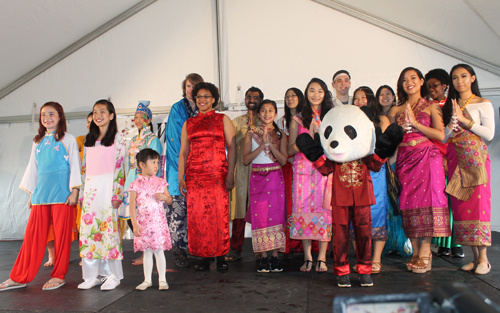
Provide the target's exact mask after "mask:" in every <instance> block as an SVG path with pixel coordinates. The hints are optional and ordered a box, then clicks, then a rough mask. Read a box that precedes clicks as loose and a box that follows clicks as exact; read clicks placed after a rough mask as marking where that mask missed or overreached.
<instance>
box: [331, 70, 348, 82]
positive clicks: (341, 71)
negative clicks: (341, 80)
mask: <svg viewBox="0 0 500 313" xmlns="http://www.w3.org/2000/svg"><path fill="white" fill-rule="evenodd" d="M340 74H347V76H349V79H351V74H349V72H348V71H346V70H340V71H336V72H335V74H333V77H332V82H335V76H337V75H340Z"/></svg>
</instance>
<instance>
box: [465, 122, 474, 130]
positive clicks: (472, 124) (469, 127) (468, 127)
mask: <svg viewBox="0 0 500 313" xmlns="http://www.w3.org/2000/svg"><path fill="white" fill-rule="evenodd" d="M474 124H475V123H474V121H471V122H470V123H469V124H468V125H467V126H465V128H467V130H470V129H471V128H472V126H474Z"/></svg>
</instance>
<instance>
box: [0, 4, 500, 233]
mask: <svg viewBox="0 0 500 313" xmlns="http://www.w3.org/2000/svg"><path fill="white" fill-rule="evenodd" d="M219 2H220V4H221V5H220V13H221V15H222V16H221V21H222V23H221V26H222V32H221V35H222V38H221V40H222V42H223V44H222V45H221V48H222V49H223V51H222V53H221V54H222V55H223V56H224V57H223V62H224V64H222V66H221V73H220V75H221V76H222V81H223V84H224V86H225V87H226V89H225V92H224V99H223V100H224V102H225V103H226V104H227V103H236V102H238V99H236V95H237V86H238V85H241V88H242V92H243V93H244V92H245V91H246V90H247V89H248V88H249V87H251V86H258V87H260V88H261V89H262V90H263V91H264V94H265V97H266V98H271V99H274V100H282V99H283V95H284V92H285V91H286V89H288V88H289V87H292V86H296V87H298V88H300V89H304V88H305V86H306V84H307V82H308V81H309V80H310V79H311V78H312V77H319V78H321V79H323V80H325V82H326V83H327V84H329V85H330V83H331V77H332V75H333V73H334V72H335V71H336V70H338V69H342V68H343V69H347V70H349V71H350V72H351V75H352V82H353V83H352V88H351V90H354V89H355V88H356V87H358V86H361V85H367V86H370V87H371V88H372V89H374V90H375V89H376V88H377V87H378V86H380V85H383V84H388V85H391V86H393V87H395V84H396V80H397V77H398V75H399V73H400V71H401V70H402V69H403V68H404V67H406V66H415V67H417V68H419V69H421V70H422V72H424V74H425V73H426V72H427V71H428V70H430V69H432V68H436V67H442V68H444V69H447V70H449V69H450V68H451V67H452V66H453V65H455V64H456V63H459V62H460V61H459V60H457V59H454V58H451V57H449V56H447V55H444V54H442V53H440V52H437V51H434V50H432V49H430V48H427V47H424V46H422V45H420V44H417V43H415V42H413V41H410V40H408V39H405V38H402V37H399V36H397V35H395V34H393V33H390V32H388V31H385V30H382V29H379V28H377V27H374V26H373V25H370V24H368V23H366V22H363V21H360V20H358V19H355V18H353V17H350V16H348V15H345V14H343V13H340V12H338V11H335V10H332V9H329V8H327V7H325V6H323V5H321V4H318V3H316V2H313V1H306V0H274V1H264V0H253V1H231V0H219ZM216 27H217V20H216V15H215V1H214V0H212V1H205V0H203V1H202V0H188V1H182V0H171V1H166V0H160V1H158V2H155V3H153V4H152V5H150V6H149V7H147V8H145V9H144V10H142V11H141V12H139V13H137V14H136V15H134V16H133V17H131V18H129V19H128V20H126V21H125V22H123V23H122V24H120V25H118V26H117V27H115V28H113V29H111V30H110V31H108V32H107V33H105V34H104V35H102V36H100V37H99V38H97V39H96V40H94V41H92V42H91V43H89V44H88V45H86V46H85V47H83V48H82V49H80V50H78V51H77V52H76V53H73V54H72V55H70V56H69V57H67V58H66V59H64V60H62V61H61V62H59V63H58V64H56V65H55V66H53V67H52V68H50V69H49V70H47V71H45V72H44V73H43V74H41V75H40V76H38V77H36V78H35V79H33V80H32V81H30V82H28V83H27V84H25V85H24V86H22V87H21V88H19V89H17V90H15V91H14V92H12V93H11V94H9V95H8V96H6V97H5V98H3V99H0V115H1V116H14V115H24V114H31V105H32V103H33V102H36V103H37V104H38V107H37V110H39V108H40V106H41V104H43V103H44V102H46V101H50V100H55V101H58V102H60V103H61V104H62V105H63V106H64V108H65V110H66V112H84V111H90V109H91V107H92V104H93V103H94V102H95V101H96V100H97V99H101V98H107V97H108V96H110V97H111V100H112V101H113V103H114V104H115V106H116V107H117V108H120V109H126V108H135V107H136V105H137V102H138V100H150V101H151V106H152V110H153V113H154V111H155V106H170V105H171V104H173V103H174V102H176V101H178V99H180V97H181V87H180V83H181V81H182V80H183V79H184V77H185V75H186V74H187V73H190V72H197V73H199V74H201V75H202V76H203V77H204V78H205V80H206V81H211V82H215V83H217V77H218V74H219V73H218V66H217V63H216V60H217V48H218V46H217V38H216ZM477 75H478V79H479V81H480V84H481V87H482V88H498V87H500V77H499V76H496V75H493V74H491V73H488V72H486V71H483V70H479V69H478V70H477ZM490 100H492V102H493V104H494V106H495V112H498V108H499V104H500V95H497V96H493V97H491V99H490ZM12 108H15V109H14V110H13V109H12ZM227 113H229V114H231V115H234V114H236V112H227ZM496 114H498V113H496ZM236 115H237V114H236ZM124 119H125V118H124V117H123V118H121V119H120V121H122V122H123V120H124ZM495 119H496V121H497V138H498V134H500V125H499V124H498V115H496V116H495ZM84 125H85V124H84V120H72V121H70V122H69V127H68V131H69V132H70V133H72V134H73V135H75V136H78V135H81V134H84V133H85V126H84ZM35 128H37V126H36V127H35ZM34 135H35V132H34V131H30V125H29V123H20V124H11V125H8V124H0V174H1V175H0V197H1V198H2V199H5V201H2V202H1V203H0V214H1V215H2V216H3V217H4V218H2V219H1V220H0V240H5V239H20V238H22V237H23V232H24V228H25V225H26V221H27V217H28V213H29V211H28V210H27V207H26V202H27V200H28V195H27V194H26V193H25V192H23V191H21V190H20V189H18V185H19V181H20V179H21V177H22V175H23V173H24V170H25V167H26V165H27V162H28V158H29V151H30V147H31V141H32V138H33V137H34ZM489 147H490V154H491V159H492V172H493V175H492V177H493V179H492V187H493V188H494V186H495V185H496V183H497V182H498V180H500V178H497V177H500V175H498V174H500V140H497V139H494V140H493V142H491V143H490V144H489ZM497 173H498V174H497ZM492 203H493V210H492V211H493V222H492V226H493V229H496V230H500V217H499V216H498V214H496V213H495V211H498V208H499V207H500V194H497V193H495V192H493V197H492Z"/></svg>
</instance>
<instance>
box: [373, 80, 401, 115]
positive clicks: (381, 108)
mask: <svg viewBox="0 0 500 313" xmlns="http://www.w3.org/2000/svg"><path fill="white" fill-rule="evenodd" d="M384 89H387V90H389V91H390V92H391V93H392V95H393V96H394V101H396V94H395V93H394V90H392V88H391V86H389V85H382V86H380V87H378V89H377V93H376V94H375V98H376V99H377V104H376V105H375V107H376V108H372V110H373V112H380V113H376V114H380V115H383V114H382V112H384V107H383V106H382V104H381V103H380V94H381V93H382V90H384ZM393 106H394V102H393V103H392V104H391V108H392V107H393ZM389 109H390V108H389Z"/></svg>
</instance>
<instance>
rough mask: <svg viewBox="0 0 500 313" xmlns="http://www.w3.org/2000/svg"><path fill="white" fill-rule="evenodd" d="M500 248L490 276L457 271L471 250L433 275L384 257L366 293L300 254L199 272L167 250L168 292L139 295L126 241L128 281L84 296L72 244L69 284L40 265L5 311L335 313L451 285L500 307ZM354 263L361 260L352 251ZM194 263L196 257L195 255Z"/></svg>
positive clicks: (4, 297)
mask: <svg viewBox="0 0 500 313" xmlns="http://www.w3.org/2000/svg"><path fill="white" fill-rule="evenodd" d="M493 242H494V245H493V246H492V247H491V248H489V249H488V256H489V259H490V262H491V264H492V271H491V272H490V273H489V274H487V275H482V276H478V275H475V274H471V273H467V272H463V271H460V270H459V268H460V267H461V266H462V265H464V264H466V263H468V262H470V261H471V260H472V257H471V251H470V248H468V247H466V248H465V249H464V250H465V254H466V257H465V258H464V259H454V258H450V257H436V255H434V259H433V267H432V271H431V272H428V273H425V274H413V273H411V272H408V271H407V270H406V266H405V262H407V261H408V260H409V258H402V257H400V256H393V255H390V256H385V257H383V258H382V264H383V268H382V272H381V273H380V274H377V275H372V278H373V281H374V286H373V287H371V288H368V287H363V288H362V287H360V286H359V284H358V275H357V274H356V273H352V274H351V276H350V277H351V283H352V288H339V287H337V283H336V282H337V281H336V277H335V276H334V275H333V260H332V259H331V257H328V260H327V264H328V267H329V269H328V272H327V273H321V274H319V273H315V272H314V271H313V272H310V273H303V272H300V271H299V270H298V269H299V267H300V266H301V265H302V263H303V262H302V260H303V256H302V254H295V255H294V259H293V260H291V261H287V262H285V263H284V269H285V270H284V272H283V273H257V272H256V264H255V261H254V255H253V253H252V244H251V240H250V239H246V240H245V245H244V252H243V260H241V261H237V262H235V263H230V264H229V266H230V268H229V272H227V273H218V272H217V271H216V270H215V262H213V263H212V270H211V271H210V272H196V271H195V270H194V268H193V267H191V268H188V269H176V268H175V266H174V258H173V255H172V252H170V251H169V252H167V253H166V255H167V267H168V269H169V270H167V271H168V273H167V281H168V283H169V285H170V290H168V291H159V290H158V289H157V288H158V282H157V280H158V279H157V277H158V276H157V275H156V277H155V276H153V287H152V288H149V289H148V290H146V291H137V290H135V287H136V286H137V285H138V284H140V283H141V282H142V281H143V279H144V276H143V271H142V266H132V265H131V260H132V258H134V257H136V256H138V254H137V255H134V253H133V243H132V240H125V241H124V245H123V247H124V251H125V260H124V261H123V270H124V275H125V279H123V280H122V283H121V285H120V286H118V287H117V288H116V289H115V290H112V291H101V290H100V289H99V288H98V287H96V288H94V289H91V290H78V289H77V285H78V284H79V283H81V282H82V278H81V268H80V266H79V265H78V263H79V258H78V243H77V242H74V243H73V246H72V252H71V263H70V266H69V272H68V275H67V276H66V281H67V284H66V285H65V286H63V287H62V288H60V289H58V290H54V291H42V286H43V284H44V283H45V282H46V281H47V280H48V279H49V275H50V271H51V269H50V268H44V267H41V268H40V271H39V273H38V275H37V277H36V278H35V280H34V281H32V282H31V283H30V284H28V286H27V287H26V288H22V289H16V290H10V291H5V292H0V311H23V312H50V311H54V312H55V311H59V312H60V311H63V312H157V311H160V310H161V311H164V310H166V311H168V312H215V311H221V312H256V311H257V312H332V300H333V298H334V297H335V296H339V295H355V294H367V295H375V294H394V293H414V292H429V291H432V290H433V289H434V288H436V287H438V286H441V285H444V284H449V283H451V282H465V283H467V284H469V285H470V286H472V287H473V288H475V289H476V290H477V291H479V292H481V293H482V294H484V295H485V296H486V297H488V298H490V299H491V300H493V301H494V302H496V303H497V304H498V303H500V275H499V273H500V233H498V232H493ZM20 246H21V241H8V242H0V281H4V280H5V279H7V278H8V276H9V273H10V270H11V267H12V265H13V263H14V261H15V258H16V256H17V253H18V252H19V248H20ZM349 257H350V262H351V264H352V263H353V262H354V261H355V260H354V257H353V253H352V251H351V252H350V255H349ZM190 259H191V261H192V264H194V263H195V262H197V260H196V258H194V257H190Z"/></svg>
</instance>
